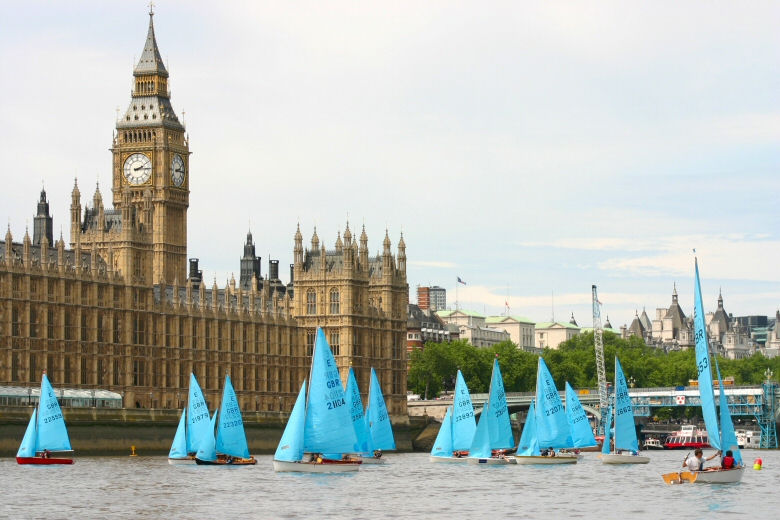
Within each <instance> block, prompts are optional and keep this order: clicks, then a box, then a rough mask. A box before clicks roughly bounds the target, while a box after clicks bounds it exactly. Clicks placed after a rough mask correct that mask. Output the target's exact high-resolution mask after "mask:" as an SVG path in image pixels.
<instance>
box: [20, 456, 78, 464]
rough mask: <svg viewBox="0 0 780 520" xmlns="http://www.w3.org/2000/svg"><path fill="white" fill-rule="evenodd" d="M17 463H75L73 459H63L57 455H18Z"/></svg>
mask: <svg viewBox="0 0 780 520" xmlns="http://www.w3.org/2000/svg"><path fill="white" fill-rule="evenodd" d="M16 463H17V464H38V465H43V466H48V465H50V464H73V459H63V458H56V457H47V458H43V457H16Z"/></svg>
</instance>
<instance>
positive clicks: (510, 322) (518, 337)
mask: <svg viewBox="0 0 780 520" xmlns="http://www.w3.org/2000/svg"><path fill="white" fill-rule="evenodd" d="M485 323H486V324H487V325H489V326H491V327H493V328H496V329H504V330H505V331H506V332H508V333H509V338H510V339H511V340H512V343H514V344H515V345H517V348H519V349H521V350H526V351H528V352H534V351H535V350H536V349H535V348H534V322H533V321H532V320H530V319H528V318H524V317H522V316H488V317H487V318H485Z"/></svg>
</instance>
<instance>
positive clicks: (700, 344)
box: [693, 259, 720, 450]
mask: <svg viewBox="0 0 780 520" xmlns="http://www.w3.org/2000/svg"><path fill="white" fill-rule="evenodd" d="M693 296H694V310H695V312H694V316H693V325H694V331H695V332H694V339H695V340H696V368H697V370H698V373H699V375H698V378H699V396H700V397H701V411H702V415H703V416H704V424H705V426H706V427H707V434H708V435H709V443H710V446H712V447H713V448H715V449H716V450H719V449H720V430H719V428H718V412H717V410H716V409H715V394H714V392H713V390H712V370H711V368H710V350H709V340H708V338H707V325H706V323H705V322H704V306H703V305H702V301H701V285H700V283H699V261H698V259H697V260H696V280H695V283H694V287H693Z"/></svg>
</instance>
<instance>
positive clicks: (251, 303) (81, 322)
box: [0, 13, 408, 414]
mask: <svg viewBox="0 0 780 520" xmlns="http://www.w3.org/2000/svg"><path fill="white" fill-rule="evenodd" d="M133 76H134V88H133V92H132V96H131V100H130V104H129V106H128V109H127V111H126V113H125V114H124V115H122V116H120V117H119V119H118V121H117V124H116V130H115V133H114V138H113V142H112V147H111V154H112V183H111V189H112V190H111V191H112V194H111V197H112V200H111V203H112V204H113V208H111V207H107V206H106V205H104V201H103V195H102V194H101V192H100V190H99V189H97V190H96V191H95V193H94V195H93V196H92V200H91V205H89V204H88V203H87V202H86V201H85V202H84V203H82V196H81V192H80V190H79V187H78V185H77V184H76V185H74V187H73V191H72V194H71V206H70V221H71V222H70V242H69V243H68V244H67V245H66V243H65V240H64V239H63V237H62V235H60V237H59V238H58V239H57V240H56V241H55V240H54V236H53V233H52V228H53V222H52V218H51V216H50V214H49V203H48V200H47V195H46V193H45V191H41V193H40V198H39V201H38V205H37V211H36V215H35V217H34V225H33V234H32V237H31V236H30V234H29V230H28V231H26V232H25V234H24V237H23V239H22V240H18V239H17V241H14V237H13V236H12V233H11V230H10V225H9V228H8V230H7V232H6V235H5V239H4V241H2V242H0V386H17V387H18V386H22V387H26V386H35V385H37V384H38V383H39V382H40V378H41V373H42V371H44V370H46V371H47V373H48V375H49V378H50V379H51V380H52V382H53V383H54V385H55V387H59V388H62V387H67V388H76V389H106V390H111V391H114V392H117V393H119V394H121V395H122V399H123V403H124V406H125V407H142V408H179V407H182V406H183V405H184V403H185V402H186V399H187V386H188V383H189V376H190V372H193V373H194V374H195V375H196V376H197V377H198V380H199V382H200V384H201V387H202V388H203V391H204V393H205V394H206V397H207V400H208V402H209V403H211V404H213V405H216V403H218V401H219V399H220V396H221V389H222V385H223V384H224V378H225V374H226V373H227V374H230V376H231V379H232V382H233V385H234V387H235V389H236V393H237V395H238V399H239V401H240V404H241V407H242V409H244V410H259V411H289V410H290V409H292V406H293V404H294V401H295V398H296V396H297V393H298V390H299V389H300V386H301V382H302V381H303V380H304V379H305V378H307V377H308V372H309V365H310V362H311V353H312V347H313V342H314V337H315V331H316V328H317V327H322V328H323V330H324V331H325V334H326V337H327V338H328V339H329V341H330V343H331V348H332V349H333V352H334V355H335V357H336V360H337V362H338V364H339V367H340V369H341V372H342V376H343V379H344V380H346V373H347V371H348V369H349V367H350V366H351V367H352V368H353V369H354V370H355V373H356V376H357V379H358V383H359V385H360V387H361V389H363V390H364V391H365V390H367V389H368V383H369V377H370V369H371V367H374V368H375V369H376V371H377V375H378V376H379V378H380V382H381V384H382V388H383V391H384V394H385V398H386V401H387V406H388V409H389V411H390V413H391V414H405V413H406V348H405V345H406V306H407V303H408V284H407V280H406V248H405V244H404V241H403V237H401V238H400V240H399V242H398V244H397V254H393V252H392V244H391V241H390V238H389V236H388V234H387V233H385V237H384V241H383V250H382V253H381V254H377V255H376V256H373V257H370V256H369V254H368V238H367V235H366V232H365V229H363V230H361V233H360V235H359V237H358V236H354V237H353V234H352V230H350V228H349V224H347V226H346V229H345V230H344V231H343V233H341V232H339V233H338V238H337V240H336V241H335V244H334V245H333V246H332V247H326V245H325V242H320V239H319V237H318V235H317V231H316V229H315V230H314V232H313V236H312V237H311V240H310V241H307V244H306V247H304V241H303V236H302V234H301V230H300V227H299V228H298V229H297V230H296V232H295V235H294V249H293V257H294V263H293V264H291V265H290V278H291V279H290V282H289V283H288V284H286V285H285V284H283V283H282V282H281V280H280V279H279V265H278V261H275V260H272V261H270V262H269V269H268V273H267V276H266V277H263V276H261V269H260V258H259V257H256V256H255V254H254V253H255V246H254V242H253V238H252V235H251V233H249V234H248V235H247V239H246V242H245V244H244V255H243V257H242V258H241V260H240V264H241V275H240V279H239V280H238V281H236V280H235V279H232V280H231V281H230V282H229V283H228V284H227V285H226V286H225V287H217V285H216V283H213V284H212V285H211V286H210V287H209V286H207V284H206V282H205V281H204V280H203V277H202V274H201V273H202V272H201V271H200V270H199V265H198V260H197V259H194V258H192V259H188V255H187V210H188V207H189V193H190V181H191V180H192V181H193V186H195V185H196V184H197V173H194V174H193V175H194V177H193V179H191V178H190V163H189V158H190V151H189V143H188V139H187V135H186V132H185V128H184V126H183V125H182V124H181V123H180V122H179V120H178V118H177V116H176V114H175V113H174V111H173V108H172V106H171V103H170V91H169V87H168V71H167V70H166V68H165V66H164V64H163V60H162V59H161V57H160V51H159V49H158V47H157V42H156V39H155V34H154V25H153V14H152V13H150V19H149V29H148V34H147V38H146V42H145V45H144V50H143V53H142V54H141V58H140V60H139V61H138V63H137V65H136V66H135V68H134V70H133ZM31 199H32V197H31Z"/></svg>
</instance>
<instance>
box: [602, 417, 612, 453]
mask: <svg viewBox="0 0 780 520" xmlns="http://www.w3.org/2000/svg"><path fill="white" fill-rule="evenodd" d="M604 413H605V414H606V418H605V421H604V443H603V444H602V445H601V453H603V454H605V455H609V452H610V451H611V449H610V448H611V446H610V444H611V443H612V406H608V407H607V409H606V410H605V411H604Z"/></svg>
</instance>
